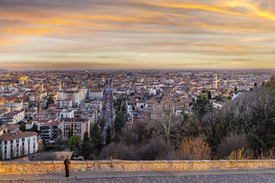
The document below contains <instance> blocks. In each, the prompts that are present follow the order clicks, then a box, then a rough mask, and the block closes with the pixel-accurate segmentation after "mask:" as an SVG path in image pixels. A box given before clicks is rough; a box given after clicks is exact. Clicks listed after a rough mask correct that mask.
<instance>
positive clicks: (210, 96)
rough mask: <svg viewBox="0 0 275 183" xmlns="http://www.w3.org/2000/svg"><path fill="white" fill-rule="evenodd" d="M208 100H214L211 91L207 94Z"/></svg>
mask: <svg viewBox="0 0 275 183" xmlns="http://www.w3.org/2000/svg"><path fill="white" fill-rule="evenodd" d="M207 98H208V100H211V99H212V95H211V91H208V92H207Z"/></svg>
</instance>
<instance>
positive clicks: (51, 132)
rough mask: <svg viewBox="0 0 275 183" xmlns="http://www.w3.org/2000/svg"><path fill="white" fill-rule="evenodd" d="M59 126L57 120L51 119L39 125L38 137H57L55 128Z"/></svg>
mask: <svg viewBox="0 0 275 183" xmlns="http://www.w3.org/2000/svg"><path fill="white" fill-rule="evenodd" d="M58 128H59V122H58V121H51V122H49V123H45V124H42V125H41V126H40V132H41V134H40V137H41V138H42V139H43V138H45V139H57V137H58V134H57V130H58Z"/></svg>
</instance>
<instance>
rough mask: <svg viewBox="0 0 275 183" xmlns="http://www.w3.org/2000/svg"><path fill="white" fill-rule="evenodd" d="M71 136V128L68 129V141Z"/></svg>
mask: <svg viewBox="0 0 275 183" xmlns="http://www.w3.org/2000/svg"><path fill="white" fill-rule="evenodd" d="M71 136H73V133H72V130H71V128H69V133H68V139H69V138H71Z"/></svg>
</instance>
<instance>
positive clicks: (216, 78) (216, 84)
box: [214, 73, 218, 89]
mask: <svg viewBox="0 0 275 183" xmlns="http://www.w3.org/2000/svg"><path fill="white" fill-rule="evenodd" d="M214 77H215V79H214V82H215V88H216V89H217V88H218V75H217V73H215V76H214Z"/></svg>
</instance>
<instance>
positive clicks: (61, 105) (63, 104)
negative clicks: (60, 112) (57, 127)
mask: <svg viewBox="0 0 275 183" xmlns="http://www.w3.org/2000/svg"><path fill="white" fill-rule="evenodd" d="M55 103H56V104H58V106H59V108H70V107H72V106H73V101H72V99H70V98H67V99H64V100H56V101H55Z"/></svg>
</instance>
